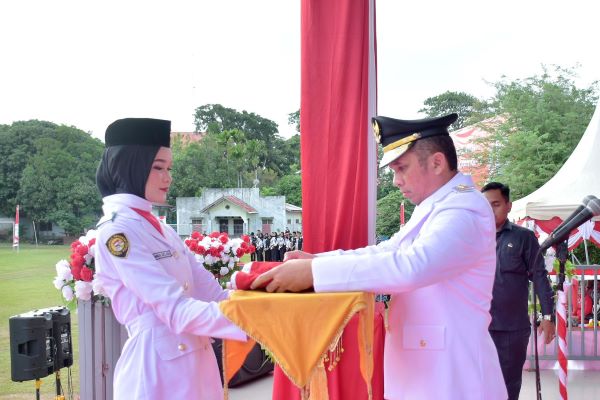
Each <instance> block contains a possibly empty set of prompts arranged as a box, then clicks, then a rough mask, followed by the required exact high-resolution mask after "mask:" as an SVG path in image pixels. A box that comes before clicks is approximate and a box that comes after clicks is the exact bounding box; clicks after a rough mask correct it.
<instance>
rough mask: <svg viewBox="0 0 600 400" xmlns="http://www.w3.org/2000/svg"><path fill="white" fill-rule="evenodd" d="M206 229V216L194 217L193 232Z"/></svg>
mask: <svg viewBox="0 0 600 400" xmlns="http://www.w3.org/2000/svg"><path fill="white" fill-rule="evenodd" d="M205 230H206V228H205V226H204V218H192V232H200V233H202V232H204V231H205Z"/></svg>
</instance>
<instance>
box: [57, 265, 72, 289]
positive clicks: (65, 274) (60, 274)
mask: <svg viewBox="0 0 600 400" xmlns="http://www.w3.org/2000/svg"><path fill="white" fill-rule="evenodd" d="M56 277H57V278H61V279H64V280H65V281H70V280H73V274H71V267H70V266H69V263H68V262H67V261H66V260H60V261H59V262H57V263H56ZM57 289H60V288H57Z"/></svg>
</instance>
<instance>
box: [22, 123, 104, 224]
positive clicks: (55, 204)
mask: <svg viewBox="0 0 600 400" xmlns="http://www.w3.org/2000/svg"><path fill="white" fill-rule="evenodd" d="M37 126H38V125H37V124H33V127H34V128H36V127H37ZM46 127H47V128H51V129H52V132H51V134H50V135H48V136H45V135H44V136H42V137H38V138H37V140H36V141H35V143H34V145H33V152H32V153H33V154H32V155H31V156H30V157H29V159H28V161H27V165H26V166H25V168H24V169H23V173H22V175H21V180H20V182H19V189H18V192H17V201H19V203H20V204H22V207H23V213H24V214H25V215H27V216H29V217H30V218H32V219H33V220H36V221H43V222H53V223H57V224H58V225H59V226H61V227H62V228H63V229H64V230H65V232H66V233H67V234H68V235H80V234H82V233H83V231H84V229H86V228H92V227H93V226H94V224H95V222H96V221H97V220H98V218H99V217H100V215H101V207H100V206H101V199H100V194H99V193H98V190H97V189H96V182H95V177H96V168H97V166H98V163H99V161H100V157H101V155H102V151H103V147H104V146H103V145H102V143H101V142H100V141H99V140H98V139H94V138H92V137H90V135H89V134H87V133H85V132H83V131H81V130H79V129H77V128H73V127H67V126H64V125H61V126H57V125H54V124H50V125H46Z"/></svg>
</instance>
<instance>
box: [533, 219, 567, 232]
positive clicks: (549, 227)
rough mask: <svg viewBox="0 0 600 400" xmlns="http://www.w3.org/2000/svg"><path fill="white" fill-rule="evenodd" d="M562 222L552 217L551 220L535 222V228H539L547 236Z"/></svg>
mask: <svg viewBox="0 0 600 400" xmlns="http://www.w3.org/2000/svg"><path fill="white" fill-rule="evenodd" d="M561 222H562V219H560V218H558V217H554V218H552V219H549V220H547V221H543V220H538V219H536V220H535V224H536V225H537V226H539V227H540V228H541V229H542V230H543V231H544V232H546V233H547V234H548V235H549V234H550V233H552V231H553V230H554V229H556V227H557V226H558V225H560V223H561Z"/></svg>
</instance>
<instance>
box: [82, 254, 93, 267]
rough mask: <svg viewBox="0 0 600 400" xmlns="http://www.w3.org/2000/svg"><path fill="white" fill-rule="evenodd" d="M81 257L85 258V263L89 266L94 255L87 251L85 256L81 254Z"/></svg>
mask: <svg viewBox="0 0 600 400" xmlns="http://www.w3.org/2000/svg"><path fill="white" fill-rule="evenodd" d="M83 259H84V260H85V264H86V265H88V266H90V265H92V260H93V259H94V257H93V256H92V255H90V254H89V253H88V254H86V255H85V256H83Z"/></svg>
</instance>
